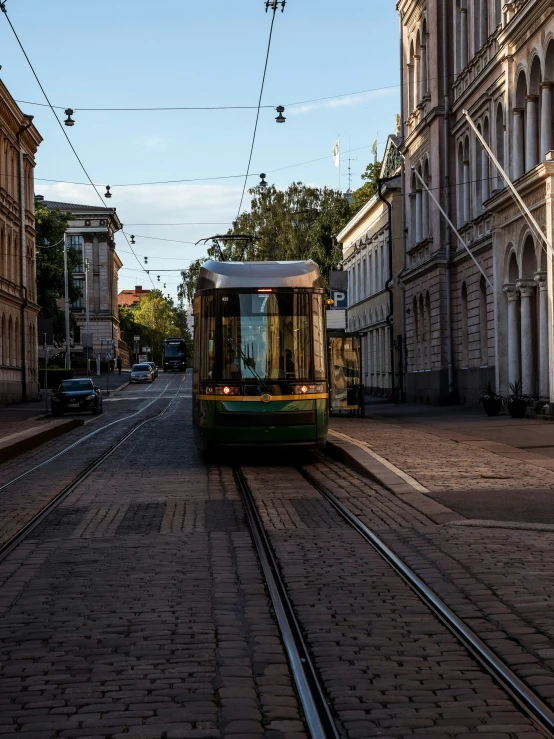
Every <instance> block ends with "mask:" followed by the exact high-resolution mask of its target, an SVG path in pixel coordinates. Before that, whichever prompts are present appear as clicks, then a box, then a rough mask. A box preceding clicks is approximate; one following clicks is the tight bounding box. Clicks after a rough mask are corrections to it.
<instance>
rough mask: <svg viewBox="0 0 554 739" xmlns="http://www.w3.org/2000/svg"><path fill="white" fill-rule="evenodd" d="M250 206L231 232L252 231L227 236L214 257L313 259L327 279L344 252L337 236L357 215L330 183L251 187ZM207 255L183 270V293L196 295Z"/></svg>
mask: <svg viewBox="0 0 554 739" xmlns="http://www.w3.org/2000/svg"><path fill="white" fill-rule="evenodd" d="M250 193H251V195H252V202H251V205H250V211H248V212H244V213H241V214H240V216H239V217H238V219H237V220H236V221H235V222H234V224H233V228H231V229H229V231H228V232H227V234H226V236H229V237H232V236H240V235H247V236H251V237H252V238H251V239H247V240H234V239H232V238H225V237H223V238H221V239H220V240H218V241H214V242H213V243H212V245H211V246H210V247H209V248H208V250H207V252H208V257H211V258H213V259H221V260H223V261H267V260H269V261H271V260H297V259H298V260H300V259H313V260H314V261H315V262H316V263H317V264H318V265H319V267H320V269H321V273H322V275H323V279H324V281H325V283H327V282H328V276H329V271H330V270H332V269H334V268H335V267H336V266H337V264H338V262H339V261H340V259H341V257H342V253H341V250H340V248H339V247H338V245H337V244H336V240H335V235H336V234H337V233H338V232H339V231H340V230H341V228H342V227H343V226H344V225H345V223H346V222H347V221H348V220H349V218H350V215H351V210H350V206H349V204H348V201H347V200H346V198H345V197H344V195H343V194H342V193H341V192H338V191H337V190H331V189H329V188H327V187H323V188H317V187H308V186H307V185H303V184H302V183H301V182H294V183H292V184H291V185H289V187H288V188H287V189H286V190H277V188H275V187H274V186H271V187H268V188H267V189H265V190H262V189H260V188H254V189H253V190H250ZM204 261H205V260H204V259H199V260H196V261H195V262H192V263H191V265H190V267H189V268H188V269H187V270H184V271H183V272H182V280H183V281H182V283H181V285H180V287H179V296H180V298H181V299H186V300H188V301H189V302H190V301H191V300H192V297H193V296H194V291H195V289H196V281H197V279H198V272H199V270H200V266H201V264H202V263H203V262H204Z"/></svg>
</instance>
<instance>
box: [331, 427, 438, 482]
mask: <svg viewBox="0 0 554 739" xmlns="http://www.w3.org/2000/svg"><path fill="white" fill-rule="evenodd" d="M329 435H330V436H337V437H338V438H339V439H342V440H343V441H348V442H350V443H351V444H354V446H357V447H359V448H360V449H363V451H364V452H366V453H367V454H369V455H370V457H373V459H375V460H377V461H378V462H380V463H381V464H382V465H384V466H385V467H386V468H387V469H388V470H390V471H391V472H394V474H395V475H398V477H401V478H402V479H403V480H404V482H407V483H408V485H411V486H412V487H413V488H415V489H416V490H418V491H419V492H420V493H429V492H430V490H428V489H427V488H426V487H424V486H423V485H422V484H421V483H419V482H418V481H417V480H416V479H415V478H414V477H412V476H411V475H408V473H407V472H404V471H403V470H401V469H400V468H399V467H397V466H396V465H394V464H393V463H392V462H389V460H388V459H385V458H384V457H381V455H380V454H377V452H374V451H373V449H372V448H371V447H369V446H368V445H367V444H364V442H363V441H358V439H354V438H353V437H352V436H348V435H347V434H341V433H340V432H339V431H329Z"/></svg>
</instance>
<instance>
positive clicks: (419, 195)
mask: <svg viewBox="0 0 554 739" xmlns="http://www.w3.org/2000/svg"><path fill="white" fill-rule="evenodd" d="M418 175H419V176H420V177H421V178H422V171H421V166H420V167H419V169H418ZM422 239H423V188H422V187H421V179H416V237H415V240H416V244H419V242H420V241H421V240H422Z"/></svg>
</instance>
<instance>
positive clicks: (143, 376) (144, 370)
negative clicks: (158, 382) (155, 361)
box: [129, 362, 154, 384]
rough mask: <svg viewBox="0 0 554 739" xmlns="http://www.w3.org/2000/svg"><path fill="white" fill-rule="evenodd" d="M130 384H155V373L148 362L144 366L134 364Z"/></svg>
mask: <svg viewBox="0 0 554 739" xmlns="http://www.w3.org/2000/svg"><path fill="white" fill-rule="evenodd" d="M129 382H130V383H131V384H132V383H133V382H154V372H153V370H152V367H151V366H150V365H149V364H148V362H143V363H142V364H134V365H133V366H132V367H131V377H130V378H129Z"/></svg>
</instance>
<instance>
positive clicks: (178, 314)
mask: <svg viewBox="0 0 554 739" xmlns="http://www.w3.org/2000/svg"><path fill="white" fill-rule="evenodd" d="M119 322H120V323H119V325H120V331H121V335H122V337H123V339H124V341H126V342H127V344H128V345H129V346H130V347H131V350H132V347H133V343H134V342H133V337H134V336H135V335H136V336H140V346H141V347H142V346H145V345H148V346H151V347H152V359H153V361H154V362H156V363H158V364H160V363H161V360H162V345H163V340H164V339H165V338H168V337H169V336H181V337H182V338H184V339H185V340H186V342H187V345H188V347H189V351H192V336H191V334H190V330H189V328H188V325H187V321H186V312H185V309H184V308H183V306H182V305H177V306H175V305H174V303H173V300H168V299H167V298H165V297H164V296H163V294H162V292H161V291H160V290H151V291H150V292H149V293H148V294H147V295H143V296H142V297H141V299H140V301H139V302H138V303H137V304H136V305H132V306H122V307H121V308H120V309H119Z"/></svg>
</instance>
